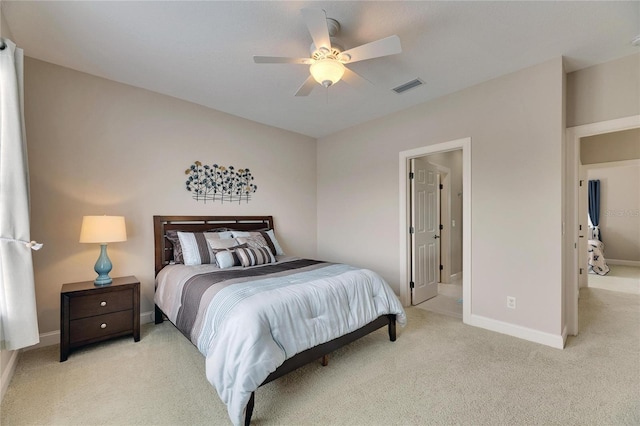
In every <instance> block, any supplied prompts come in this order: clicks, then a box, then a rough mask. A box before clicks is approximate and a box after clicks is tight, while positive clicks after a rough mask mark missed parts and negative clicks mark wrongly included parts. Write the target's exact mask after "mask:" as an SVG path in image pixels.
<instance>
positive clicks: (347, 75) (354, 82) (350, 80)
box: [342, 67, 373, 90]
mask: <svg viewBox="0 0 640 426" xmlns="http://www.w3.org/2000/svg"><path fill="white" fill-rule="evenodd" d="M342 81H344V82H345V83H347V84H348V85H349V86H352V87H354V88H355V89H358V90H364V89H367V88H369V87H372V86H373V83H372V82H370V81H369V80H367V79H366V78H364V77H363V76H361V75H360V74H358V73H356V72H354V71H351V70H350V69H349V68H347V67H345V68H344V75H343V76H342Z"/></svg>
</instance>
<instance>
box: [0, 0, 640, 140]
mask: <svg viewBox="0 0 640 426" xmlns="http://www.w3.org/2000/svg"><path fill="white" fill-rule="evenodd" d="M0 5H1V7H2V13H3V15H4V18H5V20H6V22H7V25H8V27H9V28H8V29H9V33H10V34H11V35H12V37H13V39H14V41H15V42H16V43H17V44H18V46H19V47H21V48H23V49H24V51H25V54H26V55H27V56H30V57H33V58H37V59H41V60H43V61H47V62H51V63H54V64H58V65H62V66H65V67H69V68H72V69H75V70H79V71H84V72H87V73H90V74H94V75H97V76H100V77H104V78H108V79H111V80H115V81H119V82H122V83H126V84H130V85H133V86H138V87H142V88H145V89H149V90H152V91H155V92H159V93H164V94H167V95H170V96H174V97H176V98H180V99H184V100H188V101H191V102H195V103H197V104H201V105H205V106H208V107H211V108H214V109H217V110H220V111H224V112H227V113H230V114H234V115H238V116H241V117H245V118H248V119H250V120H254V121H257V122H260V123H265V124H269V125H272V126H275V127H280V128H283V129H287V130H291V131H294V132H298V133H302V134H305V135H309V136H313V137H322V136H326V135H328V134H331V133H333V132H336V131H339V130H341V129H345V128H348V127H351V126H353V125H356V124H358V123H362V122H366V121H369V120H372V119H375V118H377V117H381V116H384V115H387V114H389V113H392V112H395V111H399V110H402V109H405V108H408V107H410V106H412V105H416V104H419V103H422V102H425V101H428V100H430V99H434V98H436V97H439V96H442V95H445V94H448V93H452V92H455V91H458V90H460V89H463V88H465V87H469V86H471V85H474V84H477V83H480V82H482V81H486V80H489V79H491V78H495V77H498V76H500V75H504V74H507V73H510V72H513V71H516V70H519V69H522V68H526V67H528V66H531V65H535V64H538V63H541V62H544V61H546V60H548V59H552V58H555V57H558V56H561V55H562V56H564V57H565V58H566V65H567V71H569V72H570V71H574V70H577V69H581V68H584V67H588V66H591V65H595V64H598V63H602V62H606V61H609V60H612V59H615V58H619V57H622V56H626V55H631V54H633V53H636V52H638V51H639V48H638V47H634V46H632V45H631V41H632V40H633V39H634V38H635V37H636V36H637V35H638V34H640V2H638V1H632V2H610V1H603V2H592V1H588V2H566V1H562V2H512V1H497V2H485V1H472V2H460V1H449V2H442V1H411V2H409V1H390V2H371V1H317V2H316V1H306V2H298V1H258V2H249V1H194V2H186V1H128V2H115V1H102V2H98V1H85V2H75V1H74V2H62V1H53V2H52V1H44V2H39V1H6V0H2V2H1V4H0ZM303 7H313V8H322V9H324V10H326V13H327V16H328V17H330V18H334V19H336V20H337V21H339V22H340V24H341V26H342V32H341V34H340V36H339V38H340V41H341V42H342V44H343V46H344V48H345V49H348V48H350V47H355V46H358V45H360V44H364V43H367V42H370V41H374V40H377V39H380V38H384V37H387V36H389V35H393V34H397V35H398V36H399V37H400V40H401V42H402V49H403V52H402V53H401V54H399V55H394V56H389V57H385V58H378V59H373V60H369V61H363V62H359V63H354V64H352V65H350V66H349V67H350V68H351V69H352V70H354V71H356V72H358V73H359V74H360V75H362V76H364V77H365V78H367V79H368V80H370V81H371V82H373V83H374V84H375V87H374V88H372V90H367V91H364V92H363V91H356V90H355V89H354V88H352V87H350V86H348V85H347V84H346V83H344V82H339V83H337V84H336V85H335V86H333V87H331V88H329V89H328V90H327V89H324V88H322V87H321V86H318V87H317V88H316V89H314V91H313V92H312V94H311V95H310V96H308V97H294V96H293V94H294V93H295V92H296V90H297V88H298V87H299V86H300V84H302V82H303V81H304V80H305V79H306V78H307V76H308V66H305V65H288V64H255V63H254V62H253V55H273V56H292V57H308V56H309V46H310V44H311V37H310V36H309V34H308V31H307V28H306V26H305V24H304V22H303V20H302V17H301V13H300V9H301V8H303ZM414 78H420V79H422V80H423V81H424V82H425V83H426V84H425V85H423V86H421V87H419V88H416V89H412V90H410V91H408V92H405V93H404V94H402V95H398V94H396V93H395V92H393V91H391V88H393V87H395V86H398V85H400V84H402V83H405V82H407V81H409V80H412V79H414Z"/></svg>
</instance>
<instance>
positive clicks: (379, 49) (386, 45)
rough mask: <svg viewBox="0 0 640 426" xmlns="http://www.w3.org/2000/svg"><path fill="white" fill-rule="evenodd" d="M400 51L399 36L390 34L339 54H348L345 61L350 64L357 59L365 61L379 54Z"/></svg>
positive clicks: (383, 54)
mask: <svg viewBox="0 0 640 426" xmlns="http://www.w3.org/2000/svg"><path fill="white" fill-rule="evenodd" d="M400 52H402V46H400V37H398V36H397V35H392V36H390V37H387V38H382V39H380V40H376V41H372V42H371V43H367V44H363V45H362V46H358V47H354V48H353V49H349V50H346V51H344V52H342V54H341V56H344V55H349V56H351V59H349V60H348V61H347V62H346V63H348V64H351V63H353V62H358V61H366V60H367V59H373V58H379V57H380V56H387V55H395V54H396V53H400Z"/></svg>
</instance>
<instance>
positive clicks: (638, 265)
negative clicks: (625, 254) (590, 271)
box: [607, 259, 640, 268]
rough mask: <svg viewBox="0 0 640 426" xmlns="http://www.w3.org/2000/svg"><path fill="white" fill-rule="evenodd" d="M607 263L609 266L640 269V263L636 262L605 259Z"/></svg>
mask: <svg viewBox="0 0 640 426" xmlns="http://www.w3.org/2000/svg"><path fill="white" fill-rule="evenodd" d="M607 263H608V264H609V265H619V266H635V267H636V268H640V261H637V260H618V259H607Z"/></svg>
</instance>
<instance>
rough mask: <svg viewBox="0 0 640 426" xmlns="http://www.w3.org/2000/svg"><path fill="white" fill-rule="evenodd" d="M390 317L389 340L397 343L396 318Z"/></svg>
mask: <svg viewBox="0 0 640 426" xmlns="http://www.w3.org/2000/svg"><path fill="white" fill-rule="evenodd" d="M387 317H389V340H391V341H392V342H395V341H396V316H395V315H387Z"/></svg>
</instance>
